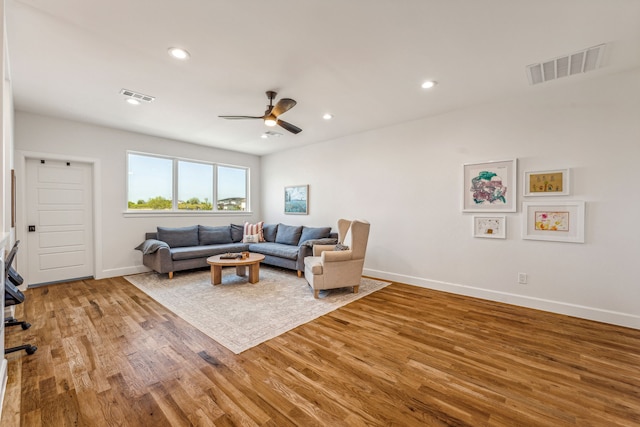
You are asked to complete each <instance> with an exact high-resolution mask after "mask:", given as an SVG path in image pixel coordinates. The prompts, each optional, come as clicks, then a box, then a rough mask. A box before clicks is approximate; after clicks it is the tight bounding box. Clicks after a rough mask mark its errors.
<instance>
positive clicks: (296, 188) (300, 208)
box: [284, 185, 309, 215]
mask: <svg viewBox="0 0 640 427" xmlns="http://www.w3.org/2000/svg"><path fill="white" fill-rule="evenodd" d="M284 213H286V214H292V215H307V214H308V213H309V186H308V185H292V186H290V187H284Z"/></svg>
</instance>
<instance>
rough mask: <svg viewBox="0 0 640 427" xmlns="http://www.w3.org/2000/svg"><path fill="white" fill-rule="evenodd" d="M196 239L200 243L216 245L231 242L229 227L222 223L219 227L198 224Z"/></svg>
mask: <svg viewBox="0 0 640 427" xmlns="http://www.w3.org/2000/svg"><path fill="white" fill-rule="evenodd" d="M198 239H199V240H200V244H201V245H217V244H221V243H232V242H233V241H232V240H231V227H230V226H228V225H223V226H220V227H209V226H206V225H199V226H198Z"/></svg>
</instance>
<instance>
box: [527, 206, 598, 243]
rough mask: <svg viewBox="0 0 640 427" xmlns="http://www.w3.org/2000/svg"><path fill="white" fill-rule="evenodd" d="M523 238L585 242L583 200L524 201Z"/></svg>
mask: <svg viewBox="0 0 640 427" xmlns="http://www.w3.org/2000/svg"><path fill="white" fill-rule="evenodd" d="M522 213H523V214H524V215H523V218H524V224H523V231H522V238H523V239H528V240H548V241H552V242H571V243H584V213H585V203H584V202H583V201H567V202H558V203H554V202H522Z"/></svg>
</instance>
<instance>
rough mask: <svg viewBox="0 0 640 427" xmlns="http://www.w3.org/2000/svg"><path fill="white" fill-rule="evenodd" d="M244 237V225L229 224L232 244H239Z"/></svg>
mask: <svg viewBox="0 0 640 427" xmlns="http://www.w3.org/2000/svg"><path fill="white" fill-rule="evenodd" d="M243 235H244V225H240V224H231V240H232V241H234V242H241V241H242V236H243Z"/></svg>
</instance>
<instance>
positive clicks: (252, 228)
mask: <svg viewBox="0 0 640 427" xmlns="http://www.w3.org/2000/svg"><path fill="white" fill-rule="evenodd" d="M263 225H264V221H260V222H257V223H255V224H249V223H248V222H245V223H244V233H243V234H242V236H243V237H244V236H251V235H254V234H257V235H258V237H259V238H260V242H264V234H263V233H262V226H263Z"/></svg>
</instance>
